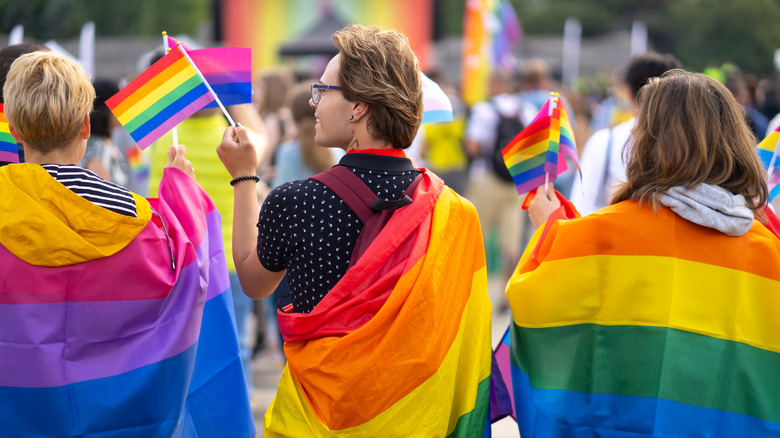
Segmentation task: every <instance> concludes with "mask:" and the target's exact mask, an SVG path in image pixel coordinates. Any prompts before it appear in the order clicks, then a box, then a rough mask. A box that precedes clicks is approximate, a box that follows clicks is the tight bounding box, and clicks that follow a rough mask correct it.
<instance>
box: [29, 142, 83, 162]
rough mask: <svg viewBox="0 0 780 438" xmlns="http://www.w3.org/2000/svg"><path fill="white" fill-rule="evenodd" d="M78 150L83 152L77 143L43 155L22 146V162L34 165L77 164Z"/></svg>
mask: <svg viewBox="0 0 780 438" xmlns="http://www.w3.org/2000/svg"><path fill="white" fill-rule="evenodd" d="M79 150H82V151H83V149H82V148H80V145H79V144H77V142H73V143H71V144H69V145H67V146H64V147H59V148H55V149H52V150H51V151H48V152H45V153H44V152H40V151H38V150H36V149H34V148H32V147H29V146H27V145H26V144H24V160H25V161H26V162H28V163H34V164H60V165H63V164H78V163H79V161H81V157H79ZM82 156H83V153H82Z"/></svg>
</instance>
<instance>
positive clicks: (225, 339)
mask: <svg viewBox="0 0 780 438" xmlns="http://www.w3.org/2000/svg"><path fill="white" fill-rule="evenodd" d="M3 96H4V99H5V114H6V117H7V118H8V126H9V129H10V131H11V134H12V135H13V136H14V137H15V138H16V139H17V140H18V141H19V142H21V143H22V144H23V146H24V149H25V151H26V158H27V159H26V162H25V163H21V164H9V165H7V166H4V167H2V168H0V332H2V335H0V424H2V431H3V432H2V434H3V435H4V436H98V435H100V436H109V435H111V436H118V435H121V436H126V437H134V436H137V437H148V436H206V435H207V434H213V435H210V436H228V435H229V434H234V435H232V436H239V435H240V436H250V435H252V434H253V433H254V423H253V421H252V416H251V410H250V408H249V400H248V396H247V389H246V385H245V383H244V380H243V373H242V368H241V361H240V357H239V354H238V341H237V339H236V334H235V329H234V327H233V323H232V321H231V319H230V317H231V316H230V312H229V308H228V303H229V300H228V301H225V294H223V293H221V292H222V290H224V288H226V287H227V285H228V284H229V280H228V277H227V268H226V262H225V256H224V251H223V249H222V247H221V245H219V243H220V242H221V239H220V237H221V229H220V227H219V213H218V212H217V211H216V209H215V208H214V204H213V203H212V202H211V200H210V199H209V198H208V196H206V194H205V192H203V190H202V189H201V188H200V186H198V184H197V183H196V182H195V180H194V179H193V170H192V165H191V164H190V163H189V161H188V160H187V159H186V158H185V148H184V146H180V147H178V148H176V147H171V148H169V151H168V163H167V166H166V170H165V175H164V176H163V179H162V183H161V185H160V196H159V199H154V200H146V199H144V198H142V197H140V196H139V195H137V194H135V193H132V192H130V191H129V190H127V189H126V188H124V187H121V186H118V185H116V184H113V183H111V182H109V181H105V180H103V179H101V178H100V177H99V176H98V175H97V174H95V173H94V172H92V171H90V170H87V169H84V168H81V167H79V166H77V165H76V163H78V162H79V161H80V160H81V158H82V157H83V155H84V151H85V149H86V143H87V139H88V138H89V136H90V112H91V111H92V105H93V101H94V98H95V90H94V88H93V86H92V84H91V83H90V80H89V78H88V77H87V75H86V74H85V73H84V70H83V69H82V68H81V66H79V65H78V64H76V63H75V62H74V61H72V60H70V59H68V58H66V57H64V56H62V55H59V54H56V53H53V52H34V53H29V54H26V55H22V56H20V57H19V58H18V59H16V61H14V63H13V64H12V65H11V68H10V71H9V72H8V77H7V80H6V82H5V86H4V88H3ZM210 236H214V237H213V238H211V239H210V238H209V237H210ZM228 298H229V297H228ZM201 326H203V327H206V328H207V330H206V331H205V332H204V333H203V334H201ZM217 396H219V397H223V398H225V400H219V401H217V400H216V399H215V398H216V397H217ZM33 406H36V407H38V408H37V409H34V408H31V407H33Z"/></svg>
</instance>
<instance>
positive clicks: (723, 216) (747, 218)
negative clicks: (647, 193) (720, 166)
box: [661, 184, 753, 236]
mask: <svg viewBox="0 0 780 438" xmlns="http://www.w3.org/2000/svg"><path fill="white" fill-rule="evenodd" d="M661 204H663V205H665V206H667V207H669V208H671V209H672V211H674V212H675V213H677V214H678V215H679V216H680V217H682V218H683V219H687V220H689V221H691V222H693V223H695V224H699V225H701V226H704V227H708V228H714V229H716V230H718V231H720V232H721V233H723V234H726V235H728V236H741V235H743V234H745V233H747V232H748V230H750V227H752V226H753V211H752V210H750V209H749V208H748V207H747V202H745V197H744V196H742V195H735V194H733V193H731V192H729V191H728V190H726V189H724V188H722V187H718V186H713V185H710V184H699V185H698V186H696V187H692V188H686V187H682V186H677V187H672V188H671V189H669V190H667V191H666V193H664V194H662V195H661Z"/></svg>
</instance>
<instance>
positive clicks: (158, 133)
mask: <svg viewBox="0 0 780 438" xmlns="http://www.w3.org/2000/svg"><path fill="white" fill-rule="evenodd" d="M212 99H214V97H213V96H212V95H211V93H206V94H204V95H203V96H201V97H199V98H198V99H197V100H195V101H194V102H192V103H191V104H189V105H187V106H186V107H184V108H183V109H182V110H181V111H179V112H178V113H176V114H175V115H174V116H173V117H171V118H170V119H168V121H166V122H165V123H163V124H162V125H160V126H158V127H157V128H155V129H154V130H152V132H150V133H149V134H146V136H145V137H144V138H142V139H140V140H138V141H137V142H136V144H137V145H138V147H139V148H141V149H146V148H148V147H149V146H151V145H152V144H153V143H154V142H155V141H157V139H158V138H160V137H162V136H163V135H165V133H166V132H168V131H170V130H171V129H173V127H174V126H176V125H178V124H179V123H181V121H182V120H184V119H186V118H187V117H189V116H190V115H191V114H193V113H195V112H197V111H198V110H200V109H201V108H203V107H204V106H205V105H206V104H207V103H209V102H211V100H212ZM182 116H183V117H182Z"/></svg>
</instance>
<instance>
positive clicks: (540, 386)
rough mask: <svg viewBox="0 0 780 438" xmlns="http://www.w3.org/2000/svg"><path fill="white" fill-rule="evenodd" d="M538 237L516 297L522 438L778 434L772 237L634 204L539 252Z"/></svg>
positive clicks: (584, 222) (557, 227)
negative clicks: (724, 229)
mask: <svg viewBox="0 0 780 438" xmlns="http://www.w3.org/2000/svg"><path fill="white" fill-rule="evenodd" d="M605 230H608V232H605ZM539 234H541V231H540V230H539V231H537V234H536V235H535V236H534V239H533V240H534V241H532V242H531V243H530V244H529V246H528V248H529V250H527V251H526V253H525V254H524V255H523V257H522V259H521V260H520V263H519V264H518V266H517V269H516V271H515V273H514V275H513V276H512V278H511V279H510V281H509V283H508V285H507V290H506V294H507V297H508V298H509V302H510V305H511V308H512V316H513V319H514V320H513V323H512V326H511V342H510V344H511V366H512V368H513V370H512V383H513V385H514V392H515V394H514V399H515V404H516V411H517V420H518V425H519V429H520V434H521V435H522V436H523V437H524V438H534V437H552V436H566V437H574V438H576V437H594V436H599V437H627V436H631V437H637V438H639V437H659V436H717V437H732V436H746V437H747V436H749V437H770V436H771V437H774V436H779V435H780V380H778V378H777V370H778V369H780V337H778V333H780V319H778V318H777V309H778V307H779V306H780V270H778V269H777V267H778V266H780V240H778V239H777V237H775V236H774V235H772V234H771V232H770V231H769V230H768V229H767V228H766V227H764V226H763V225H761V224H760V223H759V222H757V221H756V222H754V224H753V227H752V228H751V229H750V231H748V233H747V234H745V235H744V236H740V237H729V236H726V235H724V234H721V233H720V232H718V231H716V230H713V229H710V228H705V227H701V226H699V225H696V224H693V223H691V222H688V221H687V220H685V219H683V218H681V217H679V216H677V215H676V214H675V213H673V212H672V211H671V210H670V209H668V208H666V207H661V208H660V210H659V211H658V212H652V211H651V210H650V209H649V208H647V207H646V206H640V205H639V204H638V203H636V202H632V201H626V202H621V203H619V204H616V205H611V206H608V207H606V208H605V209H602V210H600V211H599V212H597V213H595V214H592V215H590V216H587V217H584V218H581V219H576V220H569V221H556V222H554V223H553V224H552V225H551V226H550V227H549V230H548V232H547V236H546V237H545V238H544V239H543V240H542V241H541V243H540V245H539V250H538V252H537V253H536V255H531V254H530V253H531V248H535V247H536V246H537V242H535V241H538V239H539ZM705 248H706V250H705ZM659 273H660V275H659ZM562 303H565V305H562Z"/></svg>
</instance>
